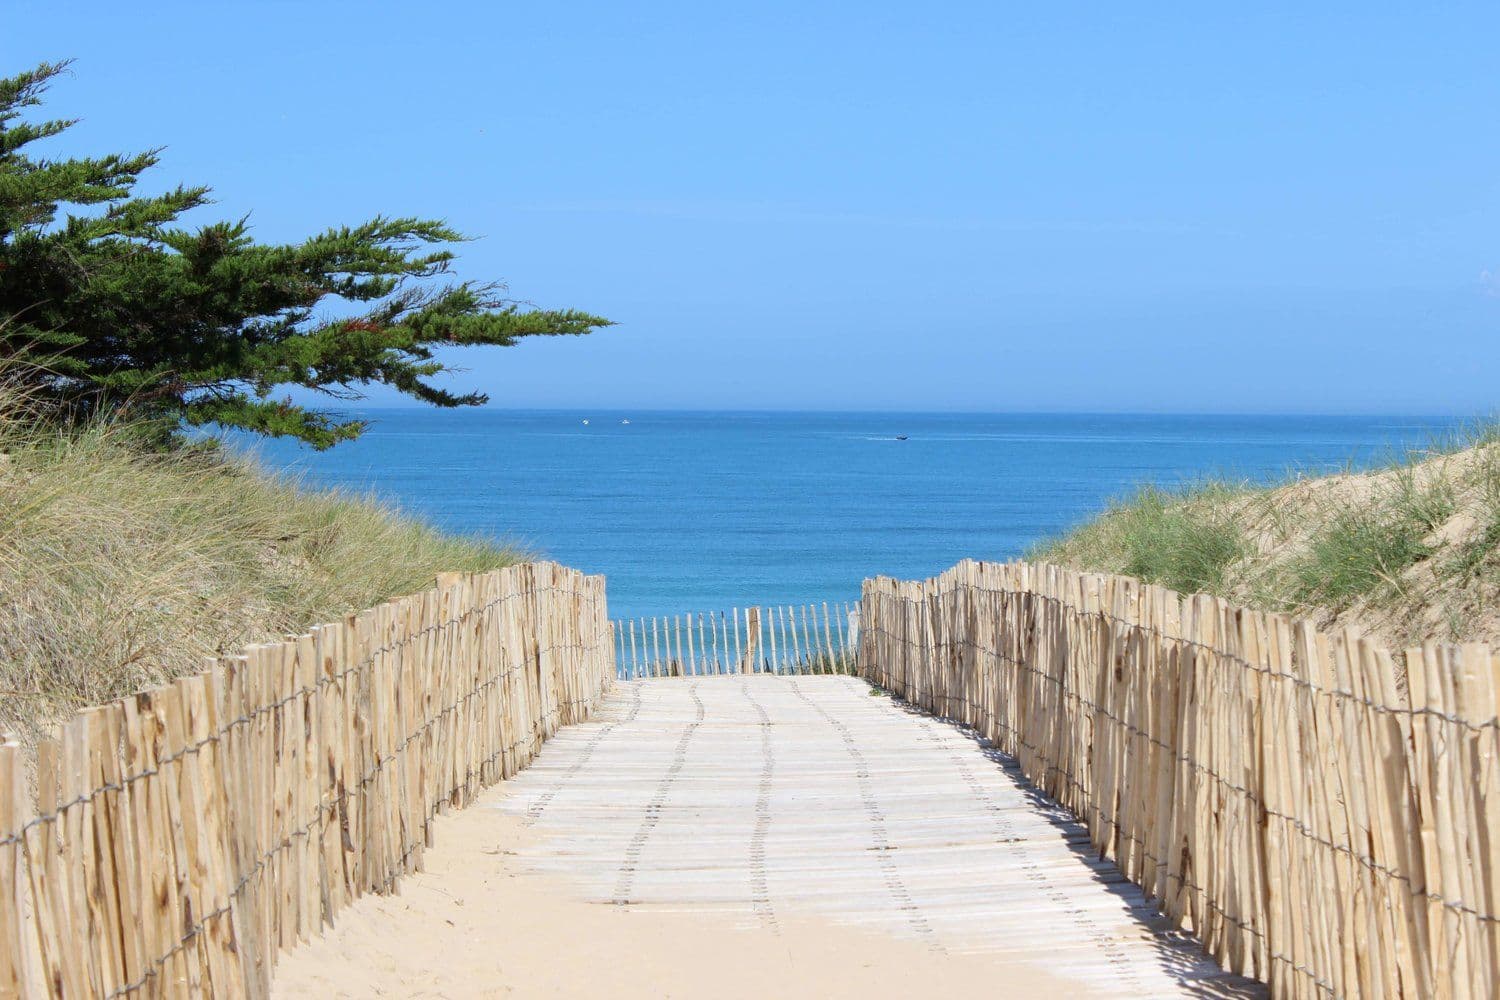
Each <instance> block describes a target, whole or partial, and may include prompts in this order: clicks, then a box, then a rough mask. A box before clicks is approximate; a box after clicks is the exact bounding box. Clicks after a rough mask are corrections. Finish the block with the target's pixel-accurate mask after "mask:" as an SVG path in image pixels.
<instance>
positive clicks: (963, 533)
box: [246, 408, 1462, 618]
mask: <svg viewBox="0 0 1500 1000" xmlns="http://www.w3.org/2000/svg"><path fill="white" fill-rule="evenodd" d="M360 412H361V414H362V415H363V416H365V417H367V418H368V419H369V420H370V421H371V425H370V429H369V431H368V432H367V433H366V434H365V435H364V436H363V437H361V438H360V439H358V440H357V441H354V442H352V443H349V444H346V445H341V446H340V447H338V448H335V449H332V450H331V451H327V452H316V451H312V450H311V449H308V448H305V447H302V446H299V445H296V444H294V443H291V442H288V441H274V440H273V441H259V442H253V443H252V442H248V441H246V443H247V444H251V446H252V447H253V448H254V450H255V451H256V452H257V453H258V454H259V455H260V456H261V458H262V460H263V461H265V463H266V464H268V465H269V466H271V467H273V468H278V469H284V470H288V471H292V472H295V473H298V474H301V475H304V476H306V477H307V478H308V479H309V481H311V482H312V483H315V484H320V485H331V486H340V487H345V488H349V489H353V490H357V491H370V490H373V491H374V492H376V493H378V494H379V495H381V496H383V497H385V498H387V499H390V500H394V501H396V502H398V503H400V504H401V505H402V506H404V507H406V508H408V509H410V510H412V511H414V512H417V513H419V514H421V515H422V516H424V517H426V518H428V519H430V520H431V521H432V522H433V523H435V524H437V525H438V526H440V527H442V528H445V529H449V530H452V531H458V532H466V533H473V534H480V535H485V536H490V537H497V538H504V539H510V540H514V541H516V542H519V543H520V544H522V545H525V546H528V547H529V548H530V549H532V550H533V551H536V552H538V553H539V554H541V555H544V556H546V557H548V558H552V559H556V560H559V561H561V562H563V563H565V564H567V565H570V566H575V567H578V568H579V569H583V570H585V571H588V572H591V573H604V574H606V575H607V576H608V577H609V601H610V613H611V615H612V616H614V617H622V618H624V617H636V616H642V615H669V614H674V613H680V612H685V611H708V610H720V609H728V608H730V607H735V606H738V607H745V606H747V605H752V604H763V605H765V604H806V603H814V602H822V601H828V602H830V603H832V602H836V601H852V600H855V599H857V598H858V595H859V585H860V581H861V580H863V579H864V578H865V577H867V576H873V575H876V574H885V575H890V576H895V577H899V578H902V579H921V578H925V577H928V576H931V575H933V574H935V573H937V572H939V571H941V570H943V569H945V568H946V567H948V566H950V565H952V564H953V563H955V562H957V561H959V560H960V559H964V558H981V559H989V560H1005V559H1011V558H1015V557H1018V556H1020V555H1022V554H1023V553H1024V552H1025V551H1026V549H1027V548H1028V546H1030V545H1031V544H1033V543H1034V542H1036V541H1038V540H1041V539H1043V538H1046V537H1048V536H1051V535H1053V534H1056V533H1058V532H1060V531H1063V530H1066V529H1067V528H1069V527H1071V526H1073V525H1075V524H1077V523H1078V522H1079V521H1080V520H1081V519H1083V518H1086V517H1088V516H1089V515H1091V514H1094V513H1096V512H1098V511H1099V510H1101V509H1102V508H1103V507H1104V505H1105V504H1106V503H1107V502H1108V501H1109V499H1110V498H1111V497H1114V496H1119V495H1121V494H1124V493H1128V492H1129V491H1131V490H1132V489H1133V488H1135V487H1136V486H1138V485H1141V484H1145V483H1155V484H1158V485H1165V486H1173V485H1177V484H1181V483H1184V482H1191V481H1193V480H1194V479H1197V478H1200V477H1202V476H1205V475H1213V474H1220V475H1225V476H1229V477H1232V478H1238V479H1248V480H1252V481H1269V480H1274V479H1276V478H1279V477H1281V476H1284V475H1286V474H1288V473H1290V472H1297V471H1303V472H1309V473H1322V472H1328V471H1335V470H1337V469H1340V468H1343V467H1345V466H1346V465H1349V464H1351V463H1352V464H1353V465H1355V466H1366V465H1370V464H1374V463H1379V462H1381V461H1383V460H1385V459H1387V458H1390V457H1393V456H1395V455H1396V454H1399V453H1401V452H1402V451H1404V450H1406V449H1411V448H1418V449H1420V448H1422V447H1425V446H1427V445H1429V444H1431V443H1432V442H1433V441H1434V440H1435V439H1440V438H1442V437H1443V436H1444V435H1447V434H1450V433H1451V432H1453V431H1454V430H1456V429H1458V428H1459V426H1460V425H1461V423H1462V421H1460V420H1459V419H1457V418H1446V417H1421V416H1191V415H1120V414H967V413H964V414H951V413H950V414H919V413H779V412H778V413H771V412H765V413H753V412H687V411H671V412H650V411H588V410H566V411H540V410H503V409H498V408H485V409H482V410H477V411H476V410H461V411H433V410H423V409H404V408H390V409H371V410H367V411H360ZM903 437H904V438H905V440H901V438H903Z"/></svg>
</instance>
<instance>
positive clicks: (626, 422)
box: [620, 418, 630, 424]
mask: <svg viewBox="0 0 1500 1000" xmlns="http://www.w3.org/2000/svg"><path fill="white" fill-rule="evenodd" d="M620 423H622V424H628V423H630V420H629V419H628V418H627V419H625V420H621V421H620Z"/></svg>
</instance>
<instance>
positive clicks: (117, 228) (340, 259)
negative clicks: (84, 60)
mask: <svg viewBox="0 0 1500 1000" xmlns="http://www.w3.org/2000/svg"><path fill="white" fill-rule="evenodd" d="M66 66H67V64H66V63H62V64H43V65H41V66H38V67H37V68H36V69H34V70H31V71H30V72H26V73H21V74H19V75H17V76H14V77H11V78H9V79H3V80H0V358H4V359H7V360H10V361H13V362H23V363H25V364H27V365H29V366H32V368H33V370H35V371H37V372H39V374H38V375H37V376H36V384H35V385H33V386H31V387H29V389H30V390H31V393H32V395H33V396H37V395H40V396H42V397H45V398H47V399H49V400H50V401H51V402H52V403H53V405H54V408H55V411H56V412H59V413H64V414H67V415H68V416H70V417H72V418H78V417H89V416H94V415H98V414H101V413H108V414H110V415H124V416H126V417H128V418H130V420H131V421H132V425H133V426H142V425H143V423H144V425H145V426H151V427H155V428H157V429H158V432H159V433H160V434H162V435H163V436H164V437H171V436H173V435H175V433H176V431H177V430H178V429H179V428H181V427H182V426H183V425H189V426H192V425H203V424H218V425H222V426H227V427H236V428H243V429H246V430H251V431H256V432H259V433H262V434H268V435H288V436H292V437H296V438H300V439H302V440H303V441H306V442H308V443H310V444H312V445H315V446H317V447H328V446H329V445H332V444H335V443H337V442H339V441H342V440H346V439H348V438H352V437H354V436H356V435H358V434H359V432H360V431H361V430H362V425H361V423H360V422H359V421H357V420H347V419H340V418H338V417H336V416H334V415H332V414H330V413H328V412H324V411H321V410H317V409H312V408H308V407H304V406H299V405H294V404H293V403H291V402H290V401H289V400H287V399H285V398H274V396H273V393H274V392H275V390H276V389H277V388H278V387H281V386H291V385H295V386H303V387H306V388H309V389H312V390H315V391H316V392H319V393H322V394H325V395H327V396H328V397H330V398H331V399H335V400H350V399H357V398H359V397H360V395H361V390H362V389H363V388H365V387H368V386H371V385H385V386H390V387H393V388H395V389H397V390H399V391H400V392H402V393H405V394H407V395H409V396H413V397H415V398H417V399H420V400H423V401H425V402H427V403H431V404H434V405H436V406H445V407H452V406H470V405H476V404H480V403H483V402H485V399H486V397H485V396H484V395H483V394H481V393H477V392H452V391H449V390H447V389H445V388H442V387H441V386H439V385H436V384H434V382H433V378H434V377H435V376H439V375H442V374H444V373H445V372H446V371H448V369H447V367H446V366H445V365H444V363H443V362H442V361H441V360H439V358H438V357H437V355H436V350H437V349H438V348H440V347H448V346H479V345H493V346H509V345H512V344H514V343H516V341H518V340H520V339H521V338H523V337H534V336H556V335H560V334H585V333H589V332H592V331H593V330H595V329H597V328H599V327H602V326H606V325H608V323H609V321H608V320H605V319H603V318H601V317H599V316H595V315H591V314H589V313H585V312H578V311H575V310H545V309H533V308H527V307H524V306H522V305H521V304H519V303H517V302H515V301H513V300H510V299H507V298H506V297H505V296H504V293H503V289H502V287H501V286H499V285H497V284H482V283H474V282H467V281H453V280H447V281H445V280H444V277H445V275H448V274H449V271H450V266H451V264H452V262H453V260H454V254H453V251H452V250H451V249H448V247H449V246H451V245H452V244H454V243H457V242H460V241H462V240H463V239H464V236H463V235H462V234H461V233H459V232H457V231H456V230H454V229H452V228H451V227H449V226H448V225H447V224H445V223H443V222H440V221H434V220H430V219H417V218H386V217H384V216H380V217H376V218H374V219H371V220H370V221H368V222H365V223H363V224H362V225H358V226H348V227H343V228H339V229H332V230H329V231H327V232H325V233H321V234H319V235H316V236H312V237H310V238H308V239H306V240H303V241H302V242H300V243H293V244H286V245H272V244H263V243H258V242H256V241H255V239H254V238H253V237H252V236H251V234H250V232H249V229H248V227H247V226H246V223H245V221H244V220H243V219H242V220H240V221H237V222H215V223H211V224H208V225H203V226H199V227H197V228H184V227H182V226H179V225H177V224H176V221H177V219H178V218H179V217H180V216H182V215H183V214H184V213H186V212H189V211H191V210H193V209H196V208H200V207H201V206H204V205H206V204H208V203H209V197H208V195H209V189H208V188H206V187H178V188H176V189H175V190H171V191H168V192H167V193H165V194H161V195H155V196H138V195H135V194H134V193H133V190H134V188H135V185H136V183H137V180H138V179H139V178H140V176H141V174H142V173H144V172H145V171H146V170H148V169H149V168H150V167H152V166H154V165H155V164H156V163H157V158H158V154H159V153H160V150H157V149H153V150H149V151H147V152H143V153H135V154H129V155H126V154H110V155H107V156H102V157H97V158H70V159H57V160H49V159H45V158H40V157H38V156H35V155H33V154H32V150H33V148H34V146H35V144H36V143H38V142H41V141H42V140H45V139H48V138H50V137H52V136H56V135H58V134H59V133H61V132H63V131H65V130H67V129H68V128H70V127H72V126H73V125H74V124H76V120H47V121H29V120H27V112H28V109H31V108H34V107H36V106H38V105H39V104H40V103H41V98H42V95H43V93H44V91H45V90H46V88H47V85H48V83H49V82H50V81H52V80H53V79H54V78H55V77H56V76H57V75H58V74H59V73H60V72H62V71H63V70H64V69H65V68H66ZM330 314H336V315H330Z"/></svg>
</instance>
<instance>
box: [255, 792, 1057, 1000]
mask: <svg viewBox="0 0 1500 1000" xmlns="http://www.w3.org/2000/svg"><path fill="white" fill-rule="evenodd" d="M507 790H508V789H507V788H506V786H504V785H502V786H499V788H497V789H494V790H492V791H491V792H490V793H489V794H488V795H487V796H486V799H485V800H484V801H481V802H478V803H476V804H475V805H473V806H471V807H470V808H469V809H467V810H465V811H464V812H462V813H459V814H456V815H454V816H451V817H448V818H445V819H443V820H442V821H440V822H439V824H438V832H437V838H438V840H437V846H436V848H435V849H433V850H431V851H429V852H428V854H427V862H428V864H427V870H426V871H424V872H420V873H418V874H416V875H412V876H410V877H408V878H407V879H405V880H404V881H403V882H402V884H401V895H400V896H387V897H378V896H371V897H367V898H365V899H362V900H360V901H359V902H358V903H356V904H355V905H354V906H352V907H350V908H349V909H348V910H346V911H344V913H343V914H341V915H340V917H339V922H338V926H337V927H335V928H334V929H333V930H331V931H330V932H329V933H327V934H326V935H324V936H323V937H322V938H320V939H318V940H316V941H314V942H312V943H310V944H306V945H303V946H302V947H300V948H298V949H297V950H295V951H293V952H292V953H291V954H289V955H286V956H283V958H282V961H281V963H280V964H279V965H278V966H277V970H276V982H275V992H274V995H275V996H276V997H278V998H286V1000H291V998H294V997H295V998H300V997H312V996H327V997H350V998H353V997H443V998H459V997H595V998H597V997H625V998H630V997H745V998H750V997H754V998H756V1000H767V998H776V997H865V998H885V997H891V998H895V997H912V996H929V995H933V996H935V995H939V994H942V995H946V996H962V995H978V994H977V992H976V991H979V990H983V993H984V995H986V996H1001V997H1004V996H1017V997H1023V996H1024V997H1037V996H1078V995H1080V994H1079V993H1077V992H1076V991H1071V990H1068V989H1066V988H1064V987H1063V986H1062V984H1060V983H1059V982H1058V981H1056V980H1053V979H1051V978H1050V977H1048V976H1047V975H1046V974H1045V973H1044V972H1043V971H1041V970H1039V969H1036V968H1033V967H1030V966H1027V965H1024V964H1022V965H1017V964H1015V963H1011V962H1004V961H998V960H996V959H995V958H994V957H993V956H956V957H955V956H943V955H939V954H936V953H934V952H932V951H930V950H929V949H927V948H925V947H923V946H922V945H921V944H919V943H917V942H913V941H907V940H902V939H899V938H896V937H893V936H891V935H887V934H883V933H879V932H873V931H860V930H856V929H851V928H848V927H841V926H836V925H834V924H832V923H830V922H826V921H818V920H813V919H807V920H798V919H789V920H787V921H784V922H783V924H782V926H781V927H780V929H779V933H777V932H772V931H770V930H766V929H762V928H758V927H753V926H752V927H744V926H738V925H737V924H736V922H735V921H734V920H732V919H730V918H727V917H723V916H713V915H701V914H685V913H664V912H660V911H656V910H652V909H649V908H647V909H638V908H634V907H622V906H613V905H609V904H604V905H599V904H592V903H588V902H585V901H583V899H582V892H581V890H580V887H579V886H578V885H577V884H576V883H574V882H572V881H570V880H567V879H564V878H561V877H558V876H551V875H537V874H530V873H527V872H525V871H523V870H522V866H521V865H520V864H519V863H518V861H517V857H516V855H515V854H514V853H513V852H514V851H515V850H516V848H517V847H519V846H522V845H530V846H535V845H536V843H537V840H538V838H537V836H536V835H535V834H533V833H531V832H529V831H527V830H525V829H523V828H522V825H521V823H520V821H519V820H517V819H515V818H513V817H510V816H506V815H504V814H502V813H500V812H499V811H497V809H496V806H497V805H498V804H499V801H500V800H501V799H502V798H503V797H504V795H505V793H506V791H507Z"/></svg>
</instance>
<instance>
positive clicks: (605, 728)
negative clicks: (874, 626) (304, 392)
mask: <svg viewBox="0 0 1500 1000" xmlns="http://www.w3.org/2000/svg"><path fill="white" fill-rule="evenodd" d="M426 863H427V870H426V871H424V872H422V873H420V874H417V875H414V876H411V877H409V878H407V879H405V880H403V882H402V883H401V891H402V895H401V896H399V897H388V898H378V897H371V898H366V899H364V900H362V901H360V902H359V903H357V904H356V905H355V906H353V907H351V908H350V909H348V910H346V911H345V912H344V913H343V914H341V915H340V917H339V924H338V926H337V927H336V928H334V929H333V931H332V932H331V933H329V934H328V935H327V936H326V937H324V938H322V939H320V940H319V941H316V942H314V943H312V944H309V945H306V946H304V947H302V948H300V949H298V950H297V951H296V952H294V953H293V954H291V955H289V956H287V957H286V958H285V959H284V960H283V962H282V964H281V965H280V966H279V967H278V970H277V974H276V985H277V988H278V995H279V996H283V997H288V998H290V997H300V996H310V995H332V996H347V997H366V996H387V997H482V996H504V995H514V996H595V997H597V996H623V997H660V996H670V997H740V996H744V997H751V996H753V997H757V998H766V997H825V996H834V997H838V996H850V997H853V996H859V997H897V996H900V997H908V996H962V995H965V994H969V995H986V996H997V995H998V996H1021V997H1032V996H1070V997H1071V996H1131V997H1150V998H1156V997H1165V996H1200V997H1202V996H1214V997H1225V996H1246V995H1249V996H1254V995H1257V994H1258V993H1259V992H1260V990H1259V988H1258V987H1255V986H1253V985H1247V984H1245V983H1243V981H1240V980H1237V979H1235V978H1234V977H1229V976H1226V975H1225V974H1224V973H1223V972H1222V970H1220V969H1218V968H1217V967H1216V966H1214V965H1213V963H1212V962H1209V961H1207V960H1205V959H1204V958H1203V957H1202V956H1201V955H1200V954H1199V953H1198V952H1197V949H1196V947H1195V946H1194V945H1193V944H1192V943H1191V942H1183V941H1181V940H1179V939H1177V938H1175V937H1173V936H1172V935H1170V934H1167V933H1164V932H1163V931H1164V928H1163V926H1162V922H1161V921H1160V919H1159V918H1158V917H1157V916H1156V915H1155V911H1154V909H1153V907H1152V906H1151V905H1150V904H1149V903H1148V902H1147V901H1146V900H1145V899H1144V898H1143V897H1142V895H1141V892H1140V890H1139V889H1138V888H1137V887H1135V886H1133V885H1130V884H1129V883H1128V882H1125V881H1124V879H1123V878H1122V877H1121V876H1120V874H1119V871H1118V870H1117V869H1115V868H1114V866H1113V865H1112V864H1110V863H1108V862H1103V861H1100V860H1099V859H1098V858H1097V857H1095V856H1094V855H1093V852H1092V850H1091V849H1090V848H1089V846H1088V839H1087V835H1086V833H1085V832H1084V831H1083V830H1082V828H1081V827H1080V826H1079V825H1078V824H1077V823H1075V822H1073V821H1072V820H1071V819H1069V818H1068V817H1066V816H1061V815H1059V814H1058V813H1057V812H1056V811H1055V810H1052V809H1049V808H1047V806H1046V804H1045V803H1043V802H1040V801H1038V800H1037V799H1036V798H1035V797H1034V796H1033V795H1032V794H1031V793H1030V791H1029V789H1028V788H1027V787H1026V786H1025V785H1024V783H1023V782H1021V781H1020V779H1019V777H1018V776H1017V775H1016V774H1015V773H1013V771H1012V770H1010V769H1009V768H1008V767H1006V766H1004V765H1003V762H1000V761H997V760H994V759H991V758H990V757H988V756H986V755H985V753H984V752H983V751H982V748H980V747H979V746H978V745H976V744H975V742H974V741H973V740H972V739H971V738H970V737H969V736H967V735H965V734H964V733H963V732H961V731H960V730H957V729H956V728H954V727H952V726H950V725H947V724H944V723H942V722H939V721H936V720H933V719H931V718H928V717H925V716H921V715H917V714H915V713H911V712H908V711H905V710H903V709H902V708H901V707H900V706H898V705H895V704H893V703H892V702H891V701H890V700H889V699H888V698H883V697H872V696H871V695H870V692H869V688H868V686H867V685H865V684H864V683H862V682H860V681H858V680H856V679H854V678H849V677H801V678H796V679H792V678H785V677H775V676H757V677H750V678H741V677H714V678H698V679H681V680H657V681H637V682H631V683H625V684H621V685H620V686H619V687H618V688H617V690H616V691H615V692H614V693H612V695H611V696H610V698H609V699H608V700H607V702H606V703H605V705H604V706H603V707H602V708H601V710H600V711H599V712H598V713H597V714H596V716H595V717H594V718H593V719H591V720H590V721H589V722H587V723H584V724H581V725H578V726H572V727H569V728H567V729H565V730H563V731H562V732H560V733H558V734H557V735H556V736H555V737H554V738H553V739H552V740H551V741H549V742H548V743H547V745H546V746H545V747H544V748H543V750H542V752H541V754H540V755H539V756H538V757H537V759H536V760H535V761H534V762H533V764H532V766H531V767H529V768H528V769H527V770H526V771H524V772H522V773H521V774H519V775H517V776H516V777H515V778H513V779H512V780H510V781H508V782H505V783H504V784H502V785H500V786H498V787H496V788H494V789H491V790H490V791H489V792H488V793H486V794H485V795H484V796H483V797H481V799H480V800H479V801H477V802H476V803H474V804H473V805H472V806H470V808H469V809H467V810H465V811H464V812H462V813H458V814H455V815H453V816H450V817H448V818H445V819H444V820H442V821H441V822H440V823H439V824H438V827H437V845H436V847H435V848H434V849H433V850H431V851H429V852H428V853H427V856H426Z"/></svg>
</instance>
